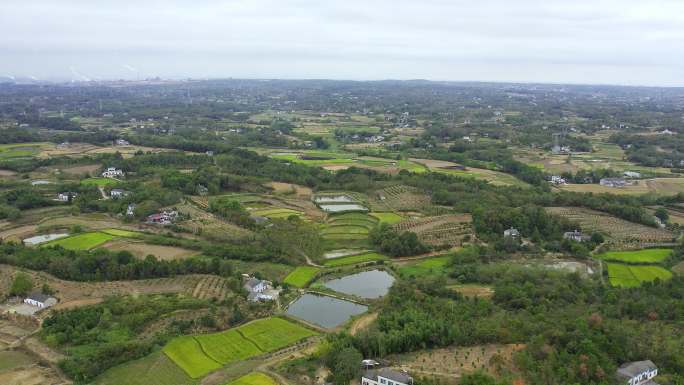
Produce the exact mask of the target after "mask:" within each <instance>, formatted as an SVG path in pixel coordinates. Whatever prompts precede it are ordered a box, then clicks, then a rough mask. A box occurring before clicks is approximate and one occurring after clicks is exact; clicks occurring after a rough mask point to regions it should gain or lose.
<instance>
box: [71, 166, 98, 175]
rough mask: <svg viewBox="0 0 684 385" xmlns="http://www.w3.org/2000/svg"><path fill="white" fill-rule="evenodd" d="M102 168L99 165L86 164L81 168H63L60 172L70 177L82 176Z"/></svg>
mask: <svg viewBox="0 0 684 385" xmlns="http://www.w3.org/2000/svg"><path fill="white" fill-rule="evenodd" d="M100 167H102V165H100V164H86V165H83V166H74V167H69V168H65V169H63V170H62V172H64V173H66V174H70V175H83V174H91V173H94V172H96V171H98V170H99V169H100Z"/></svg>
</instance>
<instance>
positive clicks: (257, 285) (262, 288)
mask: <svg viewBox="0 0 684 385" xmlns="http://www.w3.org/2000/svg"><path fill="white" fill-rule="evenodd" d="M243 287H244V288H245V290H247V291H248V292H249V294H248V295H247V299H248V300H249V301H252V302H258V301H272V300H274V299H276V298H277V297H278V295H279V292H278V291H277V290H274V289H273V284H272V283H271V282H270V281H266V280H261V279H258V278H254V277H249V278H248V279H247V281H246V282H245V284H244V285H243Z"/></svg>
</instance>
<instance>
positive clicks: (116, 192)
mask: <svg viewBox="0 0 684 385" xmlns="http://www.w3.org/2000/svg"><path fill="white" fill-rule="evenodd" d="M130 194H131V192H130V191H126V190H122V189H120V188H115V189H112V191H110V192H109V196H110V197H112V199H118V198H124V197H127V196H128V195H130Z"/></svg>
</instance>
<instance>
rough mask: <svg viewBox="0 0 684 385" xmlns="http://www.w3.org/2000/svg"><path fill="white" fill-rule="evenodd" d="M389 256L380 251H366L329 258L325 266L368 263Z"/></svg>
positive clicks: (382, 259) (386, 258) (384, 259)
mask: <svg viewBox="0 0 684 385" xmlns="http://www.w3.org/2000/svg"><path fill="white" fill-rule="evenodd" d="M388 259H389V258H388V257H387V256H385V255H382V254H378V253H364V254H358V255H350V256H347V257H341V258H334V259H329V260H327V261H326V262H325V267H337V266H345V265H353V264H356V263H366V262H373V261H386V260H388Z"/></svg>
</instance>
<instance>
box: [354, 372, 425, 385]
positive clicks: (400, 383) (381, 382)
mask: <svg viewBox="0 0 684 385" xmlns="http://www.w3.org/2000/svg"><path fill="white" fill-rule="evenodd" d="M361 385H413V378H412V377H411V376H409V375H408V374H407V373H405V372H399V371H396V370H392V369H388V368H382V369H378V370H368V371H366V372H365V373H364V374H363V376H362V377H361Z"/></svg>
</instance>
